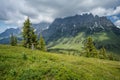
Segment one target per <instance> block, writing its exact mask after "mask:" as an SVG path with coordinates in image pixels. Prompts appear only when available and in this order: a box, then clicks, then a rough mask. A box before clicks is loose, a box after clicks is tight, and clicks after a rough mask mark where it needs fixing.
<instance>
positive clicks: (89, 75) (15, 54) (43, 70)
mask: <svg viewBox="0 0 120 80" xmlns="http://www.w3.org/2000/svg"><path fill="white" fill-rule="evenodd" d="M0 80H120V62H117V61H109V60H102V59H96V58H85V57H80V56H72V55H67V54H55V53H48V52H41V51H38V50H34V51H32V50H29V49H25V48H23V47H12V46H9V45H6V46H5V45H0Z"/></svg>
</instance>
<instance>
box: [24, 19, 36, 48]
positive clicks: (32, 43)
mask: <svg viewBox="0 0 120 80" xmlns="http://www.w3.org/2000/svg"><path fill="white" fill-rule="evenodd" d="M22 33H23V46H24V47H26V48H32V49H33V48H36V45H37V35H35V32H34V29H33V28H32V27H31V23H30V20H29V18H27V20H25V22H24V26H23V32H22Z"/></svg>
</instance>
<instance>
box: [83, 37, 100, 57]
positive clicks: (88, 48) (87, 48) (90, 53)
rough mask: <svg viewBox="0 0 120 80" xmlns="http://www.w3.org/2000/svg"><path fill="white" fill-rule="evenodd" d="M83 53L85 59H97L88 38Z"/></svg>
mask: <svg viewBox="0 0 120 80" xmlns="http://www.w3.org/2000/svg"><path fill="white" fill-rule="evenodd" d="M85 53H86V56H87V57H97V56H98V52H97V50H96V48H95V46H94V44H93V40H92V38H91V37H88V39H87V40H86V43H85Z"/></svg>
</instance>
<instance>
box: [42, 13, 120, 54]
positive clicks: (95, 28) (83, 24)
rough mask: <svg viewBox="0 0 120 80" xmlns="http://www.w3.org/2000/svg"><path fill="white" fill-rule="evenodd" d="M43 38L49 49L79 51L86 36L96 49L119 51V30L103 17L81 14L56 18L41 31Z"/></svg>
mask: <svg viewBox="0 0 120 80" xmlns="http://www.w3.org/2000/svg"><path fill="white" fill-rule="evenodd" d="M43 36H44V38H45V40H46V42H47V44H48V48H50V49H62V50H64V49H73V50H77V51H80V50H81V49H82V48H83V46H84V41H85V39H86V38H87V37H88V36H92V38H93V39H94V44H95V45H96V47H97V48H100V47H102V46H104V47H105V48H106V49H107V50H108V51H111V52H115V53H119V49H120V43H119V42H120V29H119V28H117V27H116V26H115V25H114V24H113V23H112V22H111V21H110V20H109V19H107V17H105V16H103V17H99V16H97V15H96V16H93V15H92V14H83V15H75V16H70V17H65V18H57V19H55V20H54V21H53V23H52V24H51V25H50V27H49V28H48V29H46V30H45V31H43Z"/></svg>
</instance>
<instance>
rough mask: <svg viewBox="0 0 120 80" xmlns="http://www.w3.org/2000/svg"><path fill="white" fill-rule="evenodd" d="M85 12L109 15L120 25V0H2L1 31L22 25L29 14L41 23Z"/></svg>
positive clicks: (33, 21)
mask: <svg viewBox="0 0 120 80" xmlns="http://www.w3.org/2000/svg"><path fill="white" fill-rule="evenodd" d="M85 12H90V13H93V14H94V15H99V16H107V17H108V18H109V19H111V20H112V21H113V23H114V24H115V25H116V26H120V0H0V32H2V31H4V30H5V29H7V28H10V27H14V28H15V27H22V24H23V22H24V20H25V19H26V17H27V16H29V17H30V19H31V22H32V23H39V22H43V21H46V22H52V21H53V20H54V19H55V18H57V17H66V16H72V15H76V14H82V13H85Z"/></svg>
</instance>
